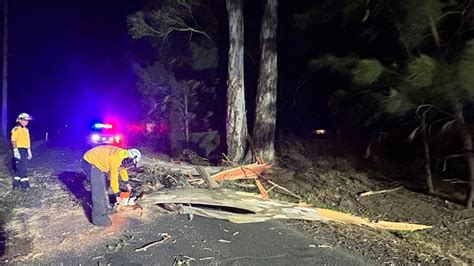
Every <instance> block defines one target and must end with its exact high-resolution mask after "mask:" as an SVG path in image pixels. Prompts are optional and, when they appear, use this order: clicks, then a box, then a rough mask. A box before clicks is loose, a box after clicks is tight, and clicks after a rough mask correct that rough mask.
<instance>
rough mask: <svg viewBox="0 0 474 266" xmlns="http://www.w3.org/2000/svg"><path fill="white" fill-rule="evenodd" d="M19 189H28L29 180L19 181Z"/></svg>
mask: <svg viewBox="0 0 474 266" xmlns="http://www.w3.org/2000/svg"><path fill="white" fill-rule="evenodd" d="M20 186H21V190H24V191H26V190H29V189H30V182H29V181H21V184H20Z"/></svg>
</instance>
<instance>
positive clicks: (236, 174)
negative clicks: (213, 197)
mask: <svg viewBox="0 0 474 266" xmlns="http://www.w3.org/2000/svg"><path fill="white" fill-rule="evenodd" d="M271 167H272V165H271V164H268V163H265V164H258V163H255V164H248V165H242V166H237V167H234V168H231V169H227V170H224V171H222V172H219V173H216V174H214V175H212V176H211V177H212V179H214V180H216V181H224V180H237V179H254V178H257V177H258V176H259V175H260V174H262V173H263V172H265V171H266V170H268V169H270V168H271Z"/></svg>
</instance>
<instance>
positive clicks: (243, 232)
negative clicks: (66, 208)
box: [13, 149, 370, 266]
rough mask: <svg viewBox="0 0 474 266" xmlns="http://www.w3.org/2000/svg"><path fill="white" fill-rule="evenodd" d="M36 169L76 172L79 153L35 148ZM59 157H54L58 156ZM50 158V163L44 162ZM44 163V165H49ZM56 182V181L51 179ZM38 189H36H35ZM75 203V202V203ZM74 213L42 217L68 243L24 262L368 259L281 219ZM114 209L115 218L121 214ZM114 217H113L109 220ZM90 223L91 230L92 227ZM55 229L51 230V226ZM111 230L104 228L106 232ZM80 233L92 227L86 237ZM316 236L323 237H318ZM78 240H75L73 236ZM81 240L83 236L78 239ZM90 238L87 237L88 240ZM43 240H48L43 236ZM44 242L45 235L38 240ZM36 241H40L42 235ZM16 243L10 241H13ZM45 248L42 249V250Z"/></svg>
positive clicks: (232, 262)
mask: <svg viewBox="0 0 474 266" xmlns="http://www.w3.org/2000/svg"><path fill="white" fill-rule="evenodd" d="M37 154H38V155H39V156H38V159H37V162H36V163H35V164H34V165H33V167H34V168H39V167H40V166H43V167H44V166H47V165H51V168H57V169H54V170H55V171H57V172H58V171H65V170H67V171H78V170H79V167H80V166H79V164H78V163H73V162H75V161H77V160H78V159H79V158H80V156H81V154H82V153H81V152H79V151H78V150H74V149H64V150H60V151H55V152H51V151H49V150H43V151H38V153H37ZM56 157H57V158H56ZM48 162H49V164H48ZM47 168H48V167H47ZM53 183H58V184H59V181H54V182H53ZM37 189H40V188H37ZM76 208H78V207H76ZM76 213H78V216H73V215H72V214H71V216H68V215H64V213H63V215H62V218H61V220H59V217H58V219H56V220H55V219H54V217H49V218H48V219H51V221H55V224H54V226H56V227H54V226H53V225H52V224H49V225H48V223H49V222H46V220H48V219H46V220H45V219H44V218H43V219H42V221H43V223H45V226H47V227H48V228H49V229H48V230H53V231H52V232H51V233H50V234H49V233H48V231H44V230H43V232H42V234H40V235H45V234H46V237H47V238H51V240H52V241H53V240H54V239H53V235H54V236H59V237H60V238H61V239H62V240H61V239H60V240H58V241H57V242H54V241H53V243H58V247H59V246H60V245H61V243H63V242H64V241H65V240H67V242H68V243H71V246H70V247H69V246H68V247H67V248H65V249H58V251H55V252H53V251H52V250H51V254H47V252H46V254H42V256H38V257H30V258H29V259H27V260H24V261H23V263H27V264H36V263H41V264H54V265H59V264H64V265H79V264H81V265H107V264H111V265H173V264H174V265H180V264H178V263H176V261H175V260H176V259H177V258H182V259H183V260H186V258H188V259H189V260H190V261H189V265H272V266H276V265H367V264H370V262H369V261H368V260H366V259H364V258H362V257H360V255H357V254H351V253H349V252H348V251H345V250H341V249H338V248H336V247H331V246H329V245H327V243H324V242H323V241H318V235H313V234H309V233H306V232H300V231H298V230H297V229H296V228H295V227H293V226H292V225H291V224H287V223H286V222H285V221H281V220H280V221H270V222H262V223H252V224H233V223H230V222H227V221H223V220H217V219H208V218H202V217H198V216H194V217H193V219H192V220H190V219H189V218H188V216H187V215H179V214H175V213H168V212H164V211H160V210H159V208H158V207H157V209H156V210H155V209H152V210H145V214H146V215H145V216H146V219H145V218H143V217H138V216H135V217H132V218H130V217H129V218H127V219H126V220H124V223H123V224H122V225H121V226H119V227H118V228H116V229H115V230H110V228H104V229H97V228H94V227H93V226H91V225H89V224H88V223H87V221H86V219H85V218H84V217H83V216H82V212H81V211H80V210H77V212H76ZM120 215H121V214H120V213H118V214H115V217H121V216H120ZM113 221H114V222H115V220H114V219H113ZM69 224H71V225H72V224H74V225H77V224H79V225H81V224H82V225H81V226H79V227H78V228H82V229H80V230H83V231H75V230H76V229H74V227H73V226H69ZM91 227H92V229H90V228H91ZM52 228H55V229H52ZM107 230H109V231H110V232H111V233H110V234H109V233H107V232H109V231H107ZM84 232H93V233H92V234H89V236H88V237H89V238H86V240H85V241H84V238H83V237H82V236H83V235H84ZM161 233H167V234H169V235H170V238H169V239H168V240H166V241H165V242H163V243H160V244H156V245H153V246H151V247H149V248H148V249H147V250H144V251H135V249H137V248H140V247H143V246H144V245H146V244H148V243H151V242H154V241H157V240H160V239H161ZM319 238H323V237H322V236H320V237H319ZM76 239H77V240H76ZM79 239H82V241H79ZM87 239H89V240H87ZM46 240H47V239H46ZM42 241H44V239H43V240H42ZM35 243H36V244H40V245H41V243H42V242H41V241H40V240H38V239H37V240H36V242H35ZM13 245H14V244H13ZM43 253H44V252H43Z"/></svg>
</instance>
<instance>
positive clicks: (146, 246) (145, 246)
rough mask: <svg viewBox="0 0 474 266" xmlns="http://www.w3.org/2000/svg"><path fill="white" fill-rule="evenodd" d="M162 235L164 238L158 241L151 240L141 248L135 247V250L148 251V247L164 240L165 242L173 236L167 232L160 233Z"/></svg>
mask: <svg viewBox="0 0 474 266" xmlns="http://www.w3.org/2000/svg"><path fill="white" fill-rule="evenodd" d="M160 235H161V237H163V239H160V240H156V241H153V242H150V243H148V244H146V245H144V246H142V247H140V248H136V249H135V252H138V251H146V250H147V249H148V248H150V247H152V246H154V245H157V244H161V243H163V242H165V241H166V240H168V239H170V238H171V236H170V235H169V234H167V233H160Z"/></svg>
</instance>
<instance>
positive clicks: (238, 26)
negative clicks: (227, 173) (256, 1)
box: [226, 0, 247, 162]
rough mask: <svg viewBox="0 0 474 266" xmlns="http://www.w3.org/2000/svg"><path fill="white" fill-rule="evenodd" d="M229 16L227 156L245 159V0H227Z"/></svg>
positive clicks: (233, 159)
mask: <svg viewBox="0 0 474 266" xmlns="http://www.w3.org/2000/svg"><path fill="white" fill-rule="evenodd" d="M226 6H227V12H228V16H229V62H228V75H229V77H228V80H227V86H228V88H227V119H226V129H227V157H228V158H229V160H231V161H233V162H240V161H242V159H243V156H244V151H245V146H246V139H247V118H246V109H245V86H244V17H243V0H226Z"/></svg>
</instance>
